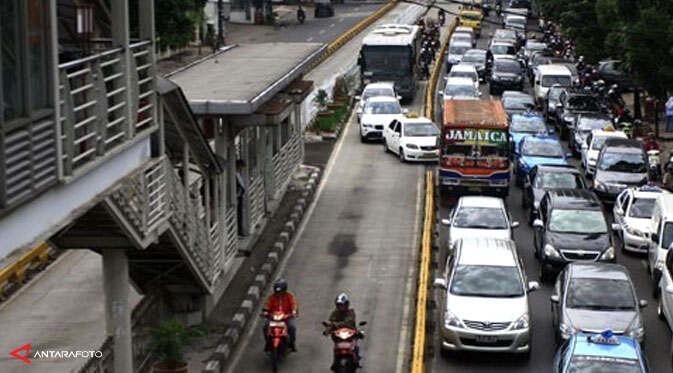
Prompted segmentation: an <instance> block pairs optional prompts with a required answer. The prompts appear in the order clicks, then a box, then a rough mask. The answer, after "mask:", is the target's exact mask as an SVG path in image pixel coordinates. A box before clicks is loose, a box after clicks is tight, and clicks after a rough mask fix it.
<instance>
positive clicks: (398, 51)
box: [358, 24, 422, 100]
mask: <svg viewBox="0 0 673 373" xmlns="http://www.w3.org/2000/svg"><path fill="white" fill-rule="evenodd" d="M421 42H422V33H421V30H420V28H419V27H418V26H415V25H400V24H387V25H381V26H379V27H377V28H376V29H374V30H373V31H372V32H371V33H369V35H367V36H365V38H364V39H363V40H362V48H361V49H360V56H359V58H358V65H359V66H360V77H361V79H362V84H363V86H364V85H366V84H368V83H373V82H383V81H385V82H393V83H394V84H395V91H396V92H398V93H399V94H400V95H401V96H402V98H404V99H407V100H413V98H414V94H415V92H416V82H417V80H418V79H419V78H420V77H419V72H420V57H421V56H420V54H421Z"/></svg>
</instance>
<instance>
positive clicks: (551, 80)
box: [533, 64, 573, 105]
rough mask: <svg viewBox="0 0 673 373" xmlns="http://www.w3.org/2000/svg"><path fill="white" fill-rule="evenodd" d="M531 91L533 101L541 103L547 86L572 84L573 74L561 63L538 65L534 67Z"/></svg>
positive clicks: (567, 85)
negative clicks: (532, 92) (533, 97)
mask: <svg viewBox="0 0 673 373" xmlns="http://www.w3.org/2000/svg"><path fill="white" fill-rule="evenodd" d="M533 75H534V76H535V79H534V81H533V91H534V93H535V102H537V103H538V104H539V105H541V104H542V103H543V102H544V98H545V97H546V95H547V91H548V90H549V88H550V87H551V86H553V85H555V84H558V85H559V86H561V87H570V86H572V82H573V76H572V73H571V72H570V70H568V68H567V67H565V66H563V65H553V64H552V65H539V66H537V67H536V68H535V71H534V74H533Z"/></svg>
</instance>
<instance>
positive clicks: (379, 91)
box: [362, 88, 395, 100]
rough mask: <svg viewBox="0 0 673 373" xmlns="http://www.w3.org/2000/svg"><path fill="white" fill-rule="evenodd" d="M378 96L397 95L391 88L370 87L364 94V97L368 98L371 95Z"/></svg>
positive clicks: (364, 98)
mask: <svg viewBox="0 0 673 373" xmlns="http://www.w3.org/2000/svg"><path fill="white" fill-rule="evenodd" d="M377 96H386V97H395V95H394V94H393V91H392V90H391V89H389V88H369V89H365V91H364V93H363V94H362V99H363V100H366V99H368V98H370V97H377Z"/></svg>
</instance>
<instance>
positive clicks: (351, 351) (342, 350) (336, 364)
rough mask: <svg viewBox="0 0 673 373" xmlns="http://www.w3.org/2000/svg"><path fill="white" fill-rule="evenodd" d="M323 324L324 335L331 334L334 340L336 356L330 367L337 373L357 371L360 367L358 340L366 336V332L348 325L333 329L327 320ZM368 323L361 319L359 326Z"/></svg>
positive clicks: (353, 372)
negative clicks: (357, 350)
mask: <svg viewBox="0 0 673 373" xmlns="http://www.w3.org/2000/svg"><path fill="white" fill-rule="evenodd" d="M322 324H323V325H324V326H325V331H324V332H323V335H325V336H327V335H328V334H330V335H331V337H332V341H333V342H334V358H333V361H332V367H331V368H330V369H331V370H332V371H334V372H335V373H355V371H356V370H357V368H358V361H357V354H356V353H355V349H356V341H357V340H358V339H363V338H364V337H365V335H364V332H362V331H361V330H356V329H352V328H346V327H342V328H335V329H333V328H332V324H331V323H329V322H327V321H323V323H322ZM366 324H367V322H366V321H361V322H360V323H359V324H358V326H364V325H366Z"/></svg>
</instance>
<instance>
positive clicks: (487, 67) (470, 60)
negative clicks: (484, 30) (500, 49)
mask: <svg viewBox="0 0 673 373" xmlns="http://www.w3.org/2000/svg"><path fill="white" fill-rule="evenodd" d="M460 63H461V64H463V65H472V66H474V68H475V69H477V74H479V79H480V80H486V78H487V77H488V75H489V74H490V73H491V64H492V62H491V57H490V56H489V52H488V51H486V50H484V49H469V50H468V51H467V52H465V54H464V55H463V59H462V60H460Z"/></svg>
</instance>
